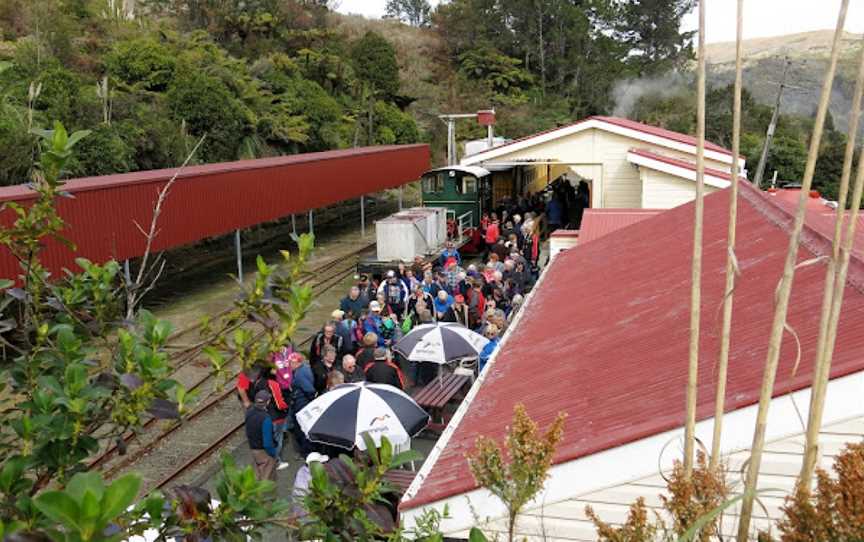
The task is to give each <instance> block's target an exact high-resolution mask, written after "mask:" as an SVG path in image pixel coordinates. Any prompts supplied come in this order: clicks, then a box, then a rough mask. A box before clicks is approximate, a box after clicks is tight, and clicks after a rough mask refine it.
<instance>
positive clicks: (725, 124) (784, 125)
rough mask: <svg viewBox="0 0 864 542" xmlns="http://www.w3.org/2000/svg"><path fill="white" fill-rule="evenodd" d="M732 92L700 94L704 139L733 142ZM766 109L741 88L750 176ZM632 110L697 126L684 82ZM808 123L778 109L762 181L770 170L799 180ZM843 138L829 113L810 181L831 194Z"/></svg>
mask: <svg viewBox="0 0 864 542" xmlns="http://www.w3.org/2000/svg"><path fill="white" fill-rule="evenodd" d="M732 93H733V88H732V86H727V87H722V88H712V89H709V90H708V93H707V95H706V97H705V102H706V115H707V119H706V127H705V130H706V132H705V135H706V137H707V138H708V140H710V141H713V142H714V143H718V144H720V145H723V146H725V147H727V148H729V147H731V145H732ZM771 113H772V107H771V106H769V105H763V104H759V103H756V102H755V101H754V100H753V98H752V96H751V95H750V93H749V92H747V90H746V89H745V90H744V92H743V93H742V99H741V122H742V124H741V154H742V155H743V156H744V157H745V158H746V159H747V173H748V177H749V178H750V180H753V176H754V175H755V173H756V168H757V166H758V164H759V157H760V155H761V153H762V147H763V144H764V141H765V132H766V130H767V128H768V124H769V122H770V121H771ZM632 116H633V118H634V119H635V120H639V121H642V122H647V123H649V124H653V125H657V126H663V127H664V128H668V129H670V130H675V131H678V132H683V133H689V134H692V133H694V132H695V130H696V103H695V101H693V99H692V96H691V95H690V94H689V92H688V90H687V89H686V88H682V89H680V92H678V93H676V92H674V90H673V91H672V92H671V93H669V94H664V95H662V96H660V95H657V94H648V95H645V96H643V97H642V98H640V99H639V100H638V101H637V102H636V104H635V106H634V110H633V114H632ZM812 129H813V119H812V118H806V117H798V116H794V115H785V114H780V116H779V118H778V121H777V129H776V131H775V133H774V137H773V139H772V141H771V147H770V149H769V151H768V159H767V161H766V165H765V174H764V177H763V181H762V182H763V187H764V186H767V183H769V182H770V180H771V178H772V177H773V175H774V172H775V171H776V172H777V179H778V183H779V182H780V181H782V182H792V183H799V182H800V181H801V176H802V175H803V174H804V166H805V164H806V162H807V149H808V145H809V143H810V133H811V132H812ZM846 141H847V137H846V134H844V133H842V132H840V131H838V130H836V129H835V128H834V124H833V122H832V120H831V117H830V115H829V118H828V120H827V121H826V123H825V133H824V135H823V136H822V142H821V147H820V149H819V160H818V161H817V162H816V173H815V176H814V178H813V186H814V188H815V189H816V190H819V191H820V192H822V193H823V194H824V195H825V196H826V197H828V198H830V199H835V200H836V199H837V189H838V187H839V184H840V175H841V173H842V168H843V156H844V154H845V149H846ZM856 161H857V157H856Z"/></svg>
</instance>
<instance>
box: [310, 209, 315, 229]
mask: <svg viewBox="0 0 864 542" xmlns="http://www.w3.org/2000/svg"><path fill="white" fill-rule="evenodd" d="M309 233H311V234H312V235H315V222H314V221H313V218H312V209H309Z"/></svg>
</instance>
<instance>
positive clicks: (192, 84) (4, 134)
mask: <svg viewBox="0 0 864 542" xmlns="http://www.w3.org/2000/svg"><path fill="white" fill-rule="evenodd" d="M693 5H694V2H693V1H692V0H650V1H642V2H615V1H613V0H595V1H592V2H585V3H578V2H577V3H574V2H566V1H564V0H551V1H546V2H534V1H531V0H501V1H496V2H490V1H488V0H451V1H450V2H445V3H441V4H440V5H439V6H438V7H437V8H435V9H432V8H431V7H430V6H429V4H428V2H426V0H390V1H389V2H388V3H387V18H385V19H383V20H368V19H364V18H362V17H358V16H350V15H341V14H338V13H335V12H333V11H332V10H331V9H330V6H328V2H327V1H326V0H290V1H277V0H255V1H253V2H246V3H242V4H241V3H237V2H222V1H216V0H208V1H200V0H136V1H135V2H134V3H133V2H130V0H126V1H125V2H124V1H120V0H0V108H2V111H0V148H2V149H3V153H2V154H0V184H15V183H20V182H25V181H26V180H27V179H28V178H29V176H30V172H31V169H32V167H33V160H34V156H35V149H36V139H35V136H34V135H32V134H31V132H30V130H31V129H32V128H34V127H36V128H39V127H42V128H44V127H49V126H50V125H51V123H52V122H53V121H54V120H60V121H62V122H63V123H64V125H66V126H67V127H68V128H69V129H71V130H76V129H90V130H93V135H92V137H89V138H87V141H86V142H83V143H82V145H81V148H80V149H79V150H78V153H77V154H76V158H75V161H74V163H73V164H70V167H69V168H68V173H67V175H68V176H86V175H101V174H108V173H122V172H128V171H136V170H144V169H154V168H163V167H171V166H176V165H178V164H179V162H180V161H181V160H182V157H185V156H186V154H187V153H188V152H189V150H190V149H191V147H192V146H193V145H194V142H195V141H196V140H197V138H199V137H200V136H201V135H203V134H205V133H206V134H207V138H206V141H205V143H204V145H203V147H202V149H200V150H199V152H198V153H196V156H195V157H194V159H193V161H194V162H199V163H200V162H217V161H227V160H236V159H242V158H253V157H264V156H273V155H280V154H293V153H299V152H310V151H319V150H326V149H336V148H346V147H352V146H358V145H369V144H372V145H374V144H389V143H412V142H417V141H425V142H429V143H431V145H432V150H433V161H434V162H436V163H440V162H441V161H443V149H444V147H445V145H444V139H445V130H444V125H443V124H442V123H441V122H440V121H439V120H438V119H437V115H439V114H441V113H453V112H472V111H476V110H478V109H484V108H489V107H494V108H495V109H496V111H497V112H498V125H497V126H496V132H497V134H498V135H503V136H505V137H519V136H523V135H526V134H529V133H532V132H536V131H539V130H544V129H548V128H551V127H555V126H559V125H562V124H566V123H569V122H572V121H573V120H576V119H579V118H582V117H585V116H587V115H592V114H620V115H626V116H630V117H632V118H635V119H637V120H640V121H643V122H648V123H650V124H655V125H660V126H664V127H667V128H670V129H673V130H678V131H681V132H685V133H693V132H694V131H695V100H694V99H693V97H692V88H693V85H692V80H693V75H692V72H691V70H692V64H693V62H692V60H693V47H692V40H693V36H692V33H691V32H682V31H681V30H680V24H681V19H682V17H683V16H684V15H685V14H687V13H688V12H689V11H691V10H692V9H693ZM133 7H134V9H133ZM814 36H815V37H814ZM814 36H810V38H808V40H809V41H808V40H804V42H802V40H801V39H800V36H799V39H793V40H792V43H791V44H787V43H786V42H784V41H783V40H782V39H779V38H778V39H774V40H773V41H771V42H770V43H767V42H766V43H763V42H764V41H765V40H762V41H759V40H754V41H753V43H750V42H748V43H749V45H745V47H749V49H748V50H749V51H751V57H752V58H750V59H749V60H748V66H749V68H748V69H750V70H751V71H750V72H749V73H750V75H749V76H745V81H747V83H748V86H749V87H752V89H753V94H752V95H751V94H747V95H746V96H745V111H744V136H743V140H742V149H743V152H744V154H745V155H746V156H747V158H748V166H749V168H748V169H749V170H750V171H751V172H753V171H755V168H756V163H757V162H758V156H759V153H760V150H761V146H762V142H763V140H764V134H765V130H766V128H767V124H768V121H769V120H770V117H771V108H770V106H768V105H765V104H766V103H771V101H772V100H771V98H770V96H769V94H770V92H767V91H766V88H767V87H765V84H763V83H760V81H761V79H760V78H759V77H756V75H755V73H756V72H758V71H760V70H763V68H764V66H766V65H768V64H771V65H774V64H777V62H779V61H780V59H778V55H779V54H781V53H783V54H786V55H789V54H790V51H792V53H791V54H793V56H794V57H795V58H797V59H799V60H800V59H806V60H807V62H809V64H807V62H804V61H803V60H801V62H800V64H801V66H804V65H807V66H810V67H809V68H808V69H807V70H803V68H801V69H799V68H798V67H795V68H794V69H792V70H791V71H790V82H791V83H792V84H793V85H798V86H800V87H802V88H806V87H808V86H813V84H812V82H810V83H808V80H807V79H806V77H805V75H806V74H810V75H812V73H813V70H817V71H818V67H819V66H820V65H821V64H820V62H821V60H820V59H821V57H820V55H822V56H824V51H823V50H822V49H824V48H820V47H819V43H818V42H819V40H818V39H817V38H818V37H819V35H818V34H817V35H814ZM813 40H815V41H813ZM796 44H797V45H796ZM806 44H809V45H806ZM795 47H797V49H795ZM802 47H804V49H806V50H800V51H799V50H798V49H801V48H802ZM726 49H728V44H725V45H724V44H718V45H715V46H712V48H711V50H710V51H709V52H710V55H709V56H710V58H712V59H714V60H713V64H712V69H711V73H712V76H711V78H710V82H712V83H713V85H714V87H713V88H712V89H711V90H710V92H709V96H708V113H709V122H708V129H709V138H710V139H711V140H713V141H715V142H717V143H720V144H723V145H729V141H730V137H731V134H730V126H731V92H730V90H729V89H728V88H727V84H728V81H727V80H726V79H725V77H726V75H724V74H726V73H727V72H728V58H727V57H728V51H726ZM792 49H794V51H793V50H792ZM850 50H851V49H850ZM796 51H797V52H796ZM820 51H821V52H820ZM847 56H849V55H844V58H845V57H847ZM760 66H761V67H760ZM796 66H797V65H796ZM753 70H755V71H753ZM847 71H848V70H847ZM772 73H773V72H772ZM843 73H845V72H844V71H843V70H841V75H840V77H841V78H843V77H844V75H843ZM844 81H845V79H844ZM849 86H850V85H849V84H845V83H843V81H841V84H839V85H838V93H840V94H842V93H843V92H845V90H844V89H846V90H848V89H847V88H846V87H849ZM814 88H815V87H814ZM798 94H799V95H800V94H802V93H801V92H798ZM804 94H806V93H804ZM811 94H812V93H811ZM791 95H792V93H790V96H791ZM793 99H794V98H791V97H787V98H786V101H785V102H784V104H787V105H788V104H789V103H790V101H791V100H793ZM799 102H800V100H798V101H796V102H794V104H795V107H787V106H784V109H783V112H784V114H783V115H781V117H780V122H779V125H778V130H777V135H776V137H775V139H774V143H773V145H772V149H771V152H770V153H769V157H768V165H767V167H766V174H765V175H766V177H767V178H770V177H771V175H772V174H773V172H774V171H775V170H776V171H777V172H778V176H779V178H780V179H783V180H788V181H794V180H796V179H798V178H800V175H801V172H802V171H803V163H804V157H805V154H806V147H807V137H808V136H807V134H808V133H809V129H810V125H811V124H812V113H807V112H806V111H805V112H802V108H803V110H806V104H804V105H801V104H800V103H799ZM842 109H843V107H842V104H841V105H840V106H838V107H835V110H836V111H835V115H837V119H838V122H837V127H838V129H842V128H843V127H844V126H845V111H843V110H842ZM787 112H788V113H789V114H785V113H787ZM457 131H458V133H457V138H458V139H460V140H464V139H469V138H475V137H483V135H484V133H483V130H482V128H481V127H479V126H475V125H472V124H471V123H460V124H459V125H458V127H457ZM824 141H825V143H823V150H822V159H821V160H820V162H819V167H818V169H817V177H816V186H817V188H819V189H820V190H823V191H824V192H826V193H827V194H828V195H829V196H830V195H833V191H834V188H833V187H834V186H835V185H836V183H837V180H838V178H839V167H840V165H839V162H840V159H839V156H841V155H842V151H843V147H844V145H845V141H846V139H845V135H844V134H843V133H841V132H840V131H838V130H834V129H833V123H831V124H830V125H829V130H828V133H827V137H826V138H825V139H824Z"/></svg>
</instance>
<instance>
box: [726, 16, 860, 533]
mask: <svg viewBox="0 0 864 542" xmlns="http://www.w3.org/2000/svg"><path fill="white" fill-rule="evenodd" d="M848 8H849V0H842V2H841V5H840V14H839V16H838V17H837V28H836V29H835V30H834V41H833V43H832V45H831V62H830V63H829V65H828V72H827V73H826V74H825V80H824V81H823V82H822V94H821V96H820V98H819V109H818V110H817V112H816V122H815V123H814V125H813V135H812V137H811V139H810V150H809V152H808V154H807V165H806V166H805V168H804V178H803V179H802V180H801V195H800V196H799V198H798V209H797V210H796V212H795V220H794V223H793V226H792V231H791V233H790V234H789V248H788V250H787V252H786V263H785V264H784V267H783V277H782V278H781V280H780V284H779V287H778V288H777V294H776V300H775V302H776V307H775V309H774V321H773V322H772V324H771V337H770V339H769V342H768V354H767V356H766V358H765V373H764V375H763V378H762V390H761V392H760V395H759V410H758V412H757V415H756V428H755V430H754V431H753V444H752V446H751V450H750V461H749V463H748V465H747V480H746V482H745V484H744V496H743V499H742V501H741V516H740V518H739V523H738V542H747V540H748V533H749V531H750V518H751V516H752V514H753V500H754V497H755V492H756V482H757V481H758V480H759V469H760V467H761V466H762V449H763V447H764V445H765V429H766V424H767V421H768V409H769V407H770V406H771V396H772V395H773V394H774V379H775V377H776V376H777V363H778V361H779V359H780V344H781V342H782V339H783V328H784V326H785V324H786V313H787V311H788V309H789V295H790V294H791V292H792V282H793V279H794V278H795V263H796V261H797V259H798V244H799V241H800V240H801V229H802V227H803V226H804V216H805V213H806V206H807V199H808V198H809V197H810V186H811V185H812V183H813V172H814V170H815V168H816V158H817V156H818V155H819V143H820V141H821V140H822V128H823V127H824V124H825V114H826V113H827V111H828V101H829V99H830V97H831V87H832V86H833V83H834V71H835V70H836V68H837V57H838V55H839V53H840V38H841V36H842V35H843V25H844V23H845V22H846V11H847V9H848Z"/></svg>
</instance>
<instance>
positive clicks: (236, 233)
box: [234, 230, 243, 282]
mask: <svg viewBox="0 0 864 542" xmlns="http://www.w3.org/2000/svg"><path fill="white" fill-rule="evenodd" d="M234 249H235V250H236V251H237V280H238V281H239V282H243V247H242V246H241V245H240V230H234Z"/></svg>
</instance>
